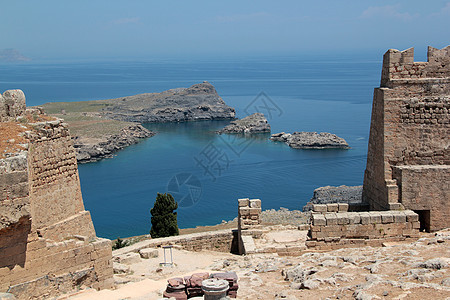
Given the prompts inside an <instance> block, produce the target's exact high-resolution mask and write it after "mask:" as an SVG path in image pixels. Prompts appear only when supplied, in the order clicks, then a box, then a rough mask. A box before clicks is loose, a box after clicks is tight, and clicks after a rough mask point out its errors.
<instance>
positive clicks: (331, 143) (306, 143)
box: [270, 131, 350, 149]
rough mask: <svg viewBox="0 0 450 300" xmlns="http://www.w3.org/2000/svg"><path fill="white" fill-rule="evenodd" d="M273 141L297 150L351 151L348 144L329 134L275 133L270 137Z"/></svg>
mask: <svg viewBox="0 0 450 300" xmlns="http://www.w3.org/2000/svg"><path fill="white" fill-rule="evenodd" d="M270 139H271V140H272V141H276V142H284V143H286V144H287V145H289V147H292V148H296V149H333V148H334V149H349V148H350V147H349V146H348V143H347V142H346V141H345V140H344V139H343V138H340V137H338V136H337V135H335V134H332V133H328V132H321V133H317V132H297V131H296V132H294V133H293V134H290V133H284V132H280V133H275V134H272V136H271V137H270Z"/></svg>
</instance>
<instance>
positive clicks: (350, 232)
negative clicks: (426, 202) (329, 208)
mask: <svg viewBox="0 0 450 300" xmlns="http://www.w3.org/2000/svg"><path fill="white" fill-rule="evenodd" d="M419 228H420V223H419V216H418V214H416V213H414V212H413V211H411V210H405V211H371V212H337V213H335V212H327V213H312V216H311V229H310V231H309V232H308V236H309V240H308V241H307V242H306V245H307V247H308V248H315V249H329V248H330V247H331V248H333V247H334V248H339V247H346V245H347V246H349V245H354V246H358V245H361V244H371V245H373V244H374V242H373V241H380V242H382V241H386V240H391V239H396V240H401V239H406V238H412V237H417V236H418V233H419ZM356 241H357V242H356Z"/></svg>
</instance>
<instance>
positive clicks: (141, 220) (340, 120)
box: [0, 53, 382, 239]
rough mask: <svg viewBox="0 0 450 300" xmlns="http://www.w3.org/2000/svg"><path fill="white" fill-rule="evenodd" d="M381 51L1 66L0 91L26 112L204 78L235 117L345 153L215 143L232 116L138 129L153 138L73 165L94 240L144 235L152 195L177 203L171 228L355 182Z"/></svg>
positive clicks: (242, 139)
mask: <svg viewBox="0 0 450 300" xmlns="http://www.w3.org/2000/svg"><path fill="white" fill-rule="evenodd" d="M381 57H382V53H367V54H364V53H358V54H357V55H356V54H355V55H353V54H351V53H350V54H349V53H346V54H345V55H339V54H336V53H329V54H327V53H322V54H321V55H317V56H313V55H290V56H289V55H284V56H283V55H280V56H277V55H273V56H267V57H223V58H192V59H181V58H176V59H139V60H130V59H128V60H120V59H118V60H111V61H108V60H85V61H55V62H29V63H20V64H0V70H1V71H0V90H1V91H4V90H7V89H16V88H19V89H22V90H23V91H24V92H25V95H26V97H27V105H28V106H33V105H40V104H43V103H46V102H55V101H85V100H97V99H109V98H117V97H123V96H128V95H134V94H139V93H149V92H161V91H164V90H168V89H172V88H178V87H189V86H191V85H193V84H196V83H201V82H203V81H208V82H210V83H211V84H213V85H214V86H215V87H216V89H217V92H218V93H219V95H220V96H221V97H222V98H223V100H224V101H225V102H226V103H227V104H228V105H229V106H232V107H234V108H235V109H236V113H237V117H239V118H242V117H245V116H247V115H249V114H251V113H253V112H262V113H264V114H265V115H266V117H267V119H268V121H269V123H270V125H271V127H272V133H278V132H290V133H292V132H294V131H315V132H330V133H334V134H336V135H338V136H340V137H342V138H344V139H345V140H346V141H347V142H348V143H349V145H350V147H351V148H350V149H348V150H336V149H335V150H332V149H327V150H299V149H292V148H290V147H288V146H287V145H285V144H283V143H279V142H272V141H270V140H269V139H268V138H269V137H270V135H268V134H259V135H255V136H236V135H218V134H216V133H215V131H216V130H218V129H221V128H223V127H224V126H226V125H227V124H229V122H230V121H229V120H225V121H224V120H221V121H199V122H186V123H166V124H144V126H145V127H147V128H148V129H150V130H153V131H155V132H157V135H156V136H154V137H152V138H148V139H145V140H142V141H141V142H140V143H138V144H136V145H132V146H130V147H127V148H126V149H124V150H121V151H119V152H117V153H116V155H115V156H114V157H113V158H110V159H104V160H101V161H98V162H94V163H88V164H81V165H79V166H78V168H79V175H80V181H81V190H82V193H83V200H84V204H85V207H86V209H87V210H89V211H90V212H91V215H92V220H93V223H94V226H95V229H96V232H97V235H98V236H100V237H106V238H110V239H115V238H117V237H122V238H123V237H129V236H136V235H143V234H148V233H149V230H150V227H151V222H150V220H151V214H150V209H151V208H152V206H153V203H154V201H155V198H156V196H157V193H170V194H172V195H173V196H174V198H175V200H177V202H178V209H177V216H178V225H179V227H180V228H190V227H195V226H199V225H215V224H218V223H221V222H222V221H223V220H226V221H228V220H232V219H234V218H235V217H236V216H237V199H239V198H259V199H261V201H262V208H263V209H264V210H266V209H280V208H281V207H283V208H288V209H291V210H301V209H302V207H303V206H304V205H305V204H306V202H307V201H309V200H310V199H311V197H312V196H313V191H314V189H316V188H318V187H322V186H339V185H350V186H352V185H361V184H362V183H363V174H364V169H365V165H366V155H367V143H368V137H369V126H370V116H371V106H372V97H373V88H374V87H376V86H379V80H380V76H381V61H382V59H381Z"/></svg>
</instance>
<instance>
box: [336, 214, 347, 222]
mask: <svg viewBox="0 0 450 300" xmlns="http://www.w3.org/2000/svg"><path fill="white" fill-rule="evenodd" d="M336 217H337V223H338V225H347V224H348V223H349V220H348V214H347V213H344V212H342V213H337V214H336Z"/></svg>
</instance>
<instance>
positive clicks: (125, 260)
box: [114, 252, 141, 265]
mask: <svg viewBox="0 0 450 300" xmlns="http://www.w3.org/2000/svg"><path fill="white" fill-rule="evenodd" d="M114 261H116V262H118V263H121V264H126V265H131V264H135V263H139V262H140V261H141V256H140V255H139V253H134V252H131V253H126V254H121V255H117V256H115V257H114Z"/></svg>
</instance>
